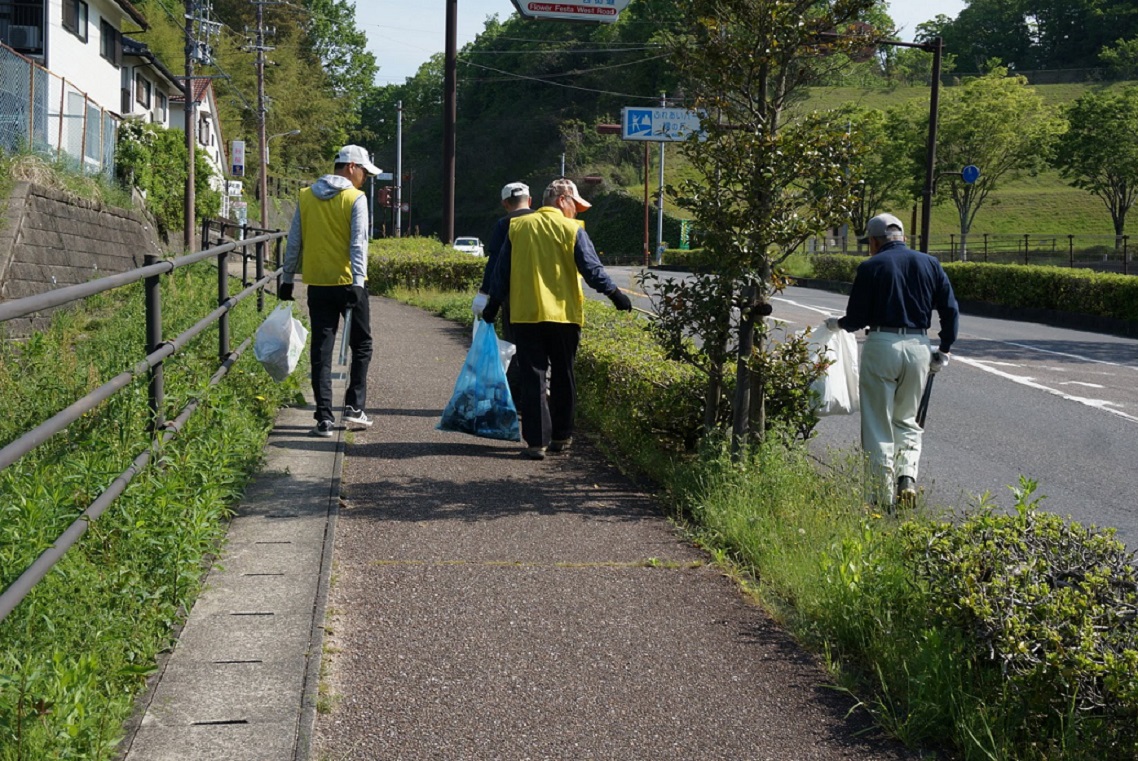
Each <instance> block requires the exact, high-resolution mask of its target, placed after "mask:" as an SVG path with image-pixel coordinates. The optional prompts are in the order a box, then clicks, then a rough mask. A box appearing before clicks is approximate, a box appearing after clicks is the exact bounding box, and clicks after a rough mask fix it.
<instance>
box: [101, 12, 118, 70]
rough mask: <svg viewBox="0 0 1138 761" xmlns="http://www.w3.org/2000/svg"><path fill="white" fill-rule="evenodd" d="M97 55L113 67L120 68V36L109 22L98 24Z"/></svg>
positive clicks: (103, 21) (104, 20)
mask: <svg viewBox="0 0 1138 761" xmlns="http://www.w3.org/2000/svg"><path fill="white" fill-rule="evenodd" d="M99 38H100V41H99V53H100V55H102V56H103V58H106V59H107V60H108V61H110V62H111V63H113V64H114V65H115V66H122V35H121V34H120V33H119V30H118V29H115V28H114V27H113V26H111V24H110V22H108V21H107V20H106V19H102V20H101V21H100V22H99Z"/></svg>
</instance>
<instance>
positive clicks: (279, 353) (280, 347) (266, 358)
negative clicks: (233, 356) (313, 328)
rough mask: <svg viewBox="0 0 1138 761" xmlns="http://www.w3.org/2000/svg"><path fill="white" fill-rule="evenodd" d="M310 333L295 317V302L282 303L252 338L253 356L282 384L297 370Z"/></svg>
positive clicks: (270, 375)
mask: <svg viewBox="0 0 1138 761" xmlns="http://www.w3.org/2000/svg"><path fill="white" fill-rule="evenodd" d="M307 340H308V330H307V329H306V328H305V327H304V325H302V324H301V322H300V320H298V319H296V318H295V317H293V316H292V303H291V302H286V303H284V304H280V305H279V306H277V308H276V309H274V310H273V312H272V314H270V315H269V316H268V317H267V318H266V319H265V321H264V322H262V323H261V327H259V328H257V334H256V336H254V338H253V356H255V357H256V358H257V361H258V362H260V363H261V365H262V366H263V367H264V368H265V372H267V373H268V374H269V377H270V378H272V379H273V380H275V381H276V382H277V383H280V382H281V381H283V380H284V379H285V378H287V377H288V376H289V375H291V374H292V371H293V370H295V369H296V365H297V363H299V362H300V355H301V354H302V353H303V352H304V343H305V341H307Z"/></svg>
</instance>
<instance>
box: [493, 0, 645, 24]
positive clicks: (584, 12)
mask: <svg viewBox="0 0 1138 761" xmlns="http://www.w3.org/2000/svg"><path fill="white" fill-rule="evenodd" d="M630 2H632V0H562V2H557V3H550V2H540V0H513V3H514V7H515V8H517V9H518V13H520V14H522V16H524V17H525V18H534V19H557V20H559V21H592V22H600V23H602V24H611V23H613V22H614V21H616V20H617V18H618V17H619V16H620V12H621V11H623V10H624V9H625V8H627V7H628V4H629V3H630Z"/></svg>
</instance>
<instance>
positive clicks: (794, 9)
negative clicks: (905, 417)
mask: <svg viewBox="0 0 1138 761" xmlns="http://www.w3.org/2000/svg"><path fill="white" fill-rule="evenodd" d="M874 5H875V3H874V2H873V0H837V2H832V3H816V2H813V1H812V0H693V2H691V3H690V4H689V6H688V9H687V12H688V15H687V23H686V27H687V29H688V32H687V33H686V34H683V35H674V36H673V37H672V38H671V44H672V49H673V61H674V63H675V65H676V66H677V68H678V70H679V72H680V73H681V74H682V75H683V77H684V83H685V87H686V88H688V89H687V92H688V95H689V97H690V98H691V99H692V100H693V102H694V105H695V106H696V107H697V108H701V109H704V110H705V111H706V112H707V116H706V117H705V118H704V120H703V121H704V127H705V132H706V134H705V136H704V137H703V138H702V139H696V138H693V139H692V140H690V141H688V142H687V143H685V144H684V153H685V155H686V156H687V158H688V159H689V160H690V161H691V163H692V165H693V166H694V167H695V168H696V169H697V170H698V171H699V172H700V174H701V175H702V178H701V179H700V180H698V181H685V182H683V183H682V184H681V186H680V187H679V188H678V189H675V192H674V195H676V196H677V202H678V203H679V205H680V206H682V207H684V208H686V209H688V210H689V211H691V212H692V214H693V215H694V216H695V218H696V221H697V224H698V226H699V227H700V229H701V230H703V231H704V246H705V248H706V249H707V250H709V251H710V252H711V255H712V257H713V259H714V260H715V262H716V265H717V269H718V273H719V275H720V276H721V277H722V278H724V279H725V280H726V281H729V282H730V283H731V287H730V288H721V289H718V290H719V292H720V293H723V294H725V297H724V298H723V299H721V301H720V304H719V305H718V308H717V309H716V310H713V311H716V313H717V314H718V315H719V318H720V319H721V320H722V321H724V322H727V321H730V319H731V307H732V306H737V307H738V308H739V315H740V319H739V322H738V340H737V350H738V361H737V366H736V373H737V375H736V393H735V402H734V406H733V417H734V421H733V428H734V444H735V450H736V451H738V450H739V448H740V447H741V445H742V444H743V443H744V442H745V439H746V437H747V436H748V431H749V429H750V428H751V426H752V424H754V430H755V435H756V436H760V437H761V435H762V431H763V428H764V425H765V417H764V405H763V397H764V393H765V391H764V379H763V375H762V373H761V372H760V373H758V374H756V375H755V376H752V372H751V371H752V369H753V368H754V367H755V364H757V363H755V345H756V336H757V338H758V343H759V344H760V347H761V345H762V342H763V341H764V340H765V338H766V331H767V328H766V325H765V323H764V322H763V321H762V319H761V318H762V317H763V316H764V315H767V314H770V312H771V305H770V296H771V295H772V293H774V292H775V290H776V289H778V288H780V287H781V285H782V283H781V282H780V280H779V278H778V276H777V272H776V268H777V266H778V265H779V264H780V263H781V262H782V261H783V260H784V259H785V258H786V257H787V256H789V254H790V252H791V251H793V250H794V248H795V247H797V246H798V245H800V244H801V243H802V242H803V241H805V239H806V238H808V237H809V236H810V235H812V234H814V233H815V232H816V231H817V230H820V229H824V228H826V227H830V226H834V225H835V224H840V223H841V222H843V221H845V219H847V218H848V215H849V211H850V204H851V199H850V191H851V187H852V184H853V182H854V180H855V178H854V176H853V175H851V173H850V168H851V166H853V165H854V164H853V163H851V154H853V153H854V152H855V148H854V146H855V144H854V142H853V141H851V140H850V139H849V136H848V133H847V128H846V127H847V125H846V124H845V122H844V121H843V120H841V119H835V118H834V117H833V116H832V115H826V114H809V115H806V116H803V117H801V118H798V119H797V120H791V119H788V118H787V117H786V113H785V109H786V106H787V105H788V104H789V102H790V101H791V98H792V97H793V96H794V95H795V92H796V90H798V89H799V88H801V87H802V86H803V85H805V84H806V83H808V82H810V81H811V77H812V76H813V74H814V73H815V71H816V70H817V67H818V65H819V63H820V62H821V63H824V62H825V58H826V57H827V56H828V55H831V54H833V53H835V52H836V53H843V54H847V55H848V54H852V53H854V52H855V51H857V50H859V49H860V48H863V47H864V45H865V43H866V41H867V39H866V38H867V37H869V36H870V35H863V36H861V37H860V38H858V37H857V36H856V35H851V36H849V37H845V36H834V35H833V34H832V32H833V31H834V30H844V29H847V27H848V25H849V23H850V22H852V21H856V20H858V18H859V16H860V15H861V14H864V13H865V12H867V11H868V10H869V9H870V8H872V7H873V6H874ZM690 295H691V297H692V298H702V296H701V295H700V294H695V293H692V294H690ZM672 301H673V303H674V304H677V305H682V304H684V303H687V302H690V301H691V299H690V298H686V297H685V298H680V299H673V300H672ZM679 308H682V307H679ZM715 350H716V351H718V347H716V349H715ZM759 353H760V354H761V353H762V351H761V348H760V352H759ZM753 363H755V364H753ZM752 383H753V384H754V386H752ZM752 391H755V392H756V396H755V403H752ZM752 412H753V413H754V414H753V415H752ZM708 417H711V416H710V415H709V416H708ZM752 418H753V419H752Z"/></svg>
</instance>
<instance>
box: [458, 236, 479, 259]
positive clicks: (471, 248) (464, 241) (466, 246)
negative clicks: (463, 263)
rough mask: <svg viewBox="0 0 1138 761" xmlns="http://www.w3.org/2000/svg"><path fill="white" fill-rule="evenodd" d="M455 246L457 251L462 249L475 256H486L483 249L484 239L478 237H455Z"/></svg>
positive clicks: (463, 251) (465, 252)
mask: <svg viewBox="0 0 1138 761" xmlns="http://www.w3.org/2000/svg"><path fill="white" fill-rule="evenodd" d="M454 248H455V250H456V251H461V252H462V253H464V254H474V255H475V256H485V255H486V252H485V251H483V250H482V241H480V240H478V238H455V239H454Z"/></svg>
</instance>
